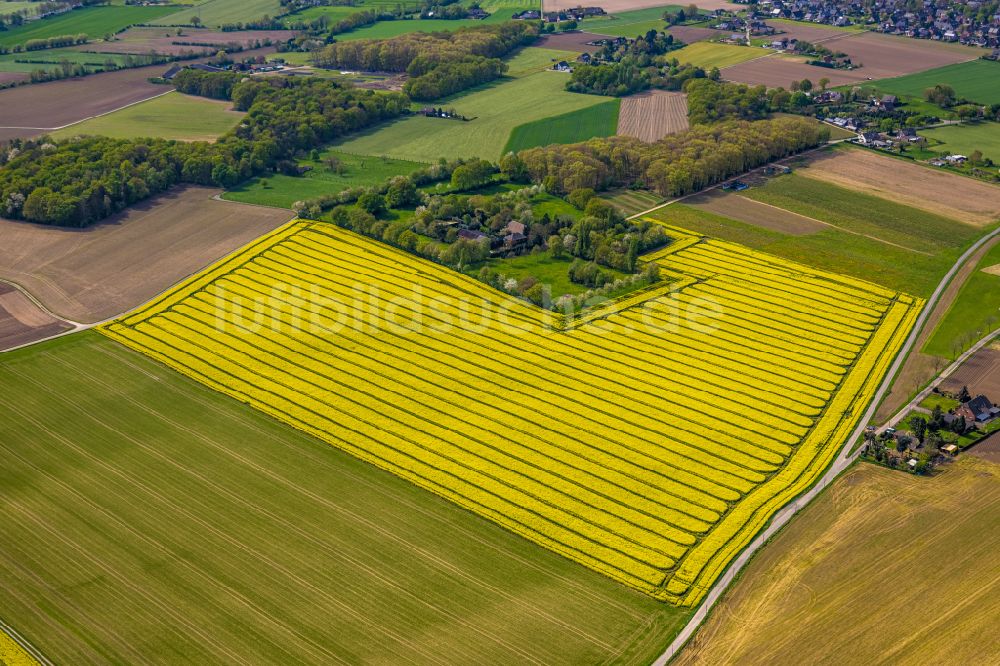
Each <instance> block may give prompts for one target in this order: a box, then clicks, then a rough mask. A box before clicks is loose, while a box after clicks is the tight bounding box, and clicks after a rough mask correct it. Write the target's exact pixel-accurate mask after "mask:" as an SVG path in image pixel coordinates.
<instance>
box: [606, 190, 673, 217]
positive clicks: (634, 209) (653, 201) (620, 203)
mask: <svg viewBox="0 0 1000 666" xmlns="http://www.w3.org/2000/svg"><path fill="white" fill-rule="evenodd" d="M601 198H602V199H604V200H605V201H610V202H611V203H612V204H614V205H615V207H616V208H618V209H619V210H620V211H621V212H622V213H624V214H625V215H635V214H636V213H641V212H642V211H644V210H649V209H650V208H652V207H653V206H656V205H657V204H660V203H663V199H662V198H661V197H659V196H657V195H656V194H653V193H652V192H646V191H644V190H611V191H609V192H605V193H603V194H602V195H601Z"/></svg>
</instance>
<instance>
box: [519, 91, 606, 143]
mask: <svg viewBox="0 0 1000 666" xmlns="http://www.w3.org/2000/svg"><path fill="white" fill-rule="evenodd" d="M620 105H621V100H617V99H614V100H611V101H608V102H601V103H600V104H595V105H594V106H591V107H587V108H586V109H580V110H578V111H571V112H569V113H564V114H563V115H561V116H555V117H552V118H543V119H541V120H535V121H534V122H530V123H525V124H524V125H518V126H517V127H515V128H514V131H513V132H512V133H511V135H510V140H508V141H507V146H506V147H505V148H504V153H507V152H510V151H514V152H517V151H519V150H524V149H526V148H534V147H535V146H547V145H549V144H552V143H576V142H578V141H586V140H587V139H592V138H594V137H604V136H614V135H615V133H616V132H617V131H618V109H619V106H620Z"/></svg>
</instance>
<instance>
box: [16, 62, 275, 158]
mask: <svg viewBox="0 0 1000 666" xmlns="http://www.w3.org/2000/svg"><path fill="white" fill-rule="evenodd" d="M274 51H275V49H274V47H268V48H263V49H254V50H252V51H243V52H242V53H241V54H240V55H241V56H244V57H249V56H254V55H267V54H271V53H274ZM188 62H192V61H188ZM193 62H197V60H195V61H193ZM169 67H170V65H169V64H168V65H153V66H150V67H137V68H135V69H123V70H119V71H117V72H106V73H104V74H93V75H91V76H85V77H83V78H79V79H63V80H62V81H52V82H50V83H36V84H32V85H26V86H19V87H17V88H9V89H7V90H0V109H2V114H0V141H3V140H5V139H10V138H15V137H26V136H35V135H38V134H43V133H44V132H45V130H53V129H59V128H61V127H65V126H67V125H71V124H73V123H77V122H80V121H81V120H86V119H87V118H92V117H94V116H98V115H101V114H103V113H108V112H109V111H114V110H115V109H120V108H121V107H123V106H126V105H128V104H134V103H136V102H141V101H143V100H146V99H150V98H151V97H155V96H156V95H162V94H163V93H165V92H169V91H170V90H173V88H172V87H171V86H164V85H156V84H153V83H150V82H149V80H148V79H149V77H151V76H159V75H161V74H162V73H163V72H164V71H166V70H167V69H168V68H169Z"/></svg>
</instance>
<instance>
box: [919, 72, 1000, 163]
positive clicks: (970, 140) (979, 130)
mask: <svg viewBox="0 0 1000 666" xmlns="http://www.w3.org/2000/svg"><path fill="white" fill-rule="evenodd" d="M997 74H998V75H1000V68H998V69H997ZM920 134H921V135H922V136H925V137H927V138H928V139H929V140H930V143H929V147H930V148H931V150H935V151H938V152H941V153H948V154H953V153H958V154H960V155H966V156H968V155H971V154H972V153H974V152H975V151H977V150H979V151H981V152H982V153H983V157H988V158H990V159H992V160H993V161H994V162H1000V123H993V122H979V123H967V124H962V125H945V126H944V127H935V128H934V129H929V130H921V131H920ZM935 142H937V143H935Z"/></svg>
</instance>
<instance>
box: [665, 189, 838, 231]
mask: <svg viewBox="0 0 1000 666" xmlns="http://www.w3.org/2000/svg"><path fill="white" fill-rule="evenodd" d="M684 203H685V205H688V206H694V207H695V208H701V209H702V210H706V211H708V212H710V213H715V214H716V215H722V216H723V217H728V218H731V219H733V220H737V221H739V222H745V223H746V224H752V225H754V226H757V227H762V228H764V229H770V230H771V231H777V232H780V233H783V234H788V235H790V236H805V235H808V234H814V233H816V232H817V231H822V230H823V229H826V228H827V225H825V224H823V223H822V222H820V221H819V220H814V219H812V218H811V217H806V216H804V215H799V214H798V213H793V212H791V211H788V210H785V209H783V208H778V207H776V206H771V205H768V204H766V203H762V202H760V201H754V200H753V199H747V198H746V197H741V196H740V195H739V194H735V193H732V192H722V191H720V190H711V191H710V192H706V193H704V194H699V195H697V196H694V197H690V198H688V199H685V200H684Z"/></svg>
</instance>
